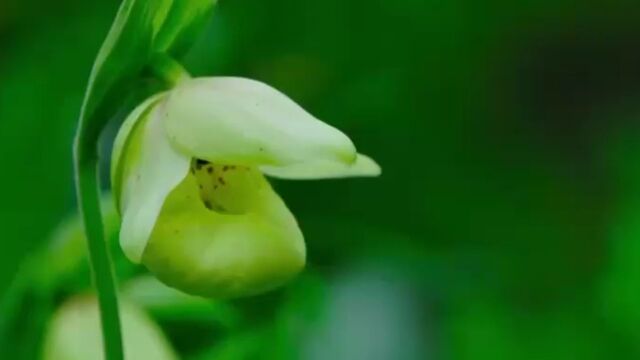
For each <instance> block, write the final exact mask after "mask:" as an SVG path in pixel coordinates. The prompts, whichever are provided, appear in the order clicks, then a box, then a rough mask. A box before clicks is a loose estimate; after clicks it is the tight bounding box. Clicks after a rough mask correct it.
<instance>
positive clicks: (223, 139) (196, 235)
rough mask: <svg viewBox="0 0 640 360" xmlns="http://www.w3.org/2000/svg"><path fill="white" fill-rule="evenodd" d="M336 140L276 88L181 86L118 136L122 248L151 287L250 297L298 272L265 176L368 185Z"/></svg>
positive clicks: (247, 83)
mask: <svg viewBox="0 0 640 360" xmlns="http://www.w3.org/2000/svg"><path fill="white" fill-rule="evenodd" d="M379 174H380V167H379V166H378V165H377V164H376V163H375V162H374V161H373V160H372V159H370V158H369V157H367V156H365V155H361V154H358V153H357V152H356V148H355V146H354V144H353V143H352V141H351V140H350V139H349V138H348V137H347V136H346V135H345V134H343V133H342V132H341V131H339V130H337V129H336V128H334V127H332V126H330V125H328V124H326V123H324V122H322V121H320V120H318V119H316V118H314V117H313V116H312V115H310V114H309V113H308V112H306V111H305V110H304V109H302V108H301V107H300V106H299V105H297V104H296V103H295V102H293V101H292V100H291V99H289V98H288V97H287V96H285V95H284V94H282V93H280V92H279V91H277V90H276V89H274V88H272V87H270V86H268V85H265V84H263V83H261V82H258V81H254V80H248V79H243V78H233V77H214V78H200V79H188V80H184V81H182V82H181V83H180V84H179V85H177V86H176V87H174V88H173V89H171V90H170V91H168V92H165V93H161V94H158V95H156V96H153V97H151V98H149V99H148V100H146V101H145V102H144V103H142V104H141V105H139V106H138V107H137V108H136V109H135V110H134V111H133V112H132V113H131V114H130V115H129V116H128V118H127V119H126V120H125V122H124V123H123V125H122V127H121V128H120V131H119V133H118V135H117V138H116V141H115V144H114V153H113V157H112V188H113V192H114V195H115V197H116V203H117V205H118V208H119V211H120V213H121V216H122V227H121V233H120V242H121V246H122V248H123V250H124V252H125V254H126V255H127V257H128V258H129V259H130V260H132V261H134V262H138V263H140V262H141V263H142V264H144V265H145V266H146V267H147V268H148V269H149V270H150V271H151V272H152V273H154V274H155V275H156V276H157V277H158V279H160V280H161V281H163V282H164V283H166V284H167V285H169V286H172V287H175V288H178V289H180V290H182V291H184V292H187V293H190V294H194V295H201V296H206V297H223V298H228V297H239V296H248V295H255V294H259V293H262V292H265V291H268V290H271V289H273V288H276V287H278V286H280V285H282V284H284V283H285V282H286V281H287V280H289V279H291V278H292V277H293V276H294V275H296V274H297V273H298V272H299V271H301V269H302V268H303V267H304V264H305V260H306V253H305V244H304V239H303V235H302V232H301V230H300V228H299V227H298V224H297V222H296V220H295V218H294V216H293V214H292V213H291V212H290V211H289V209H288V208H287V206H286V205H285V203H284V202H283V201H282V199H281V198H280V197H279V196H278V194H277V193H276V192H275V191H274V190H273V189H272V188H271V186H270V184H269V182H268V181H267V179H266V178H265V175H266V176H270V177H274V178H281V179H323V178H342V177H355V176H377V175H379Z"/></svg>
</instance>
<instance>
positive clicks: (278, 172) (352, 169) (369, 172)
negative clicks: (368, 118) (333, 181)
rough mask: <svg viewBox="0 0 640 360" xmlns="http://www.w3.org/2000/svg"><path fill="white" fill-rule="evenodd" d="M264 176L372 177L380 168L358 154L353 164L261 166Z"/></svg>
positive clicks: (294, 178) (308, 177) (305, 163)
mask: <svg viewBox="0 0 640 360" xmlns="http://www.w3.org/2000/svg"><path fill="white" fill-rule="evenodd" d="M260 170H262V172H264V173H265V174H267V175H269V176H272V177H275V178H280V179H291V180H312V179H330V178H346V177H372V176H379V175H380V174H381V172H382V171H381V169H380V166H379V165H378V164H377V163H376V162H375V161H374V160H373V159H371V158H370V157H368V156H366V155H362V154H358V156H357V158H356V161H355V162H354V163H353V164H345V163H342V162H336V161H316V162H301V163H296V164H291V165H288V166H281V167H278V166H262V167H260Z"/></svg>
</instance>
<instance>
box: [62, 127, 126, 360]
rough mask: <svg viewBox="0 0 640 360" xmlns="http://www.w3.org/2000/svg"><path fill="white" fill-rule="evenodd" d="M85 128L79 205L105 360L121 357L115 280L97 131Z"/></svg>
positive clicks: (78, 157)
mask: <svg viewBox="0 0 640 360" xmlns="http://www.w3.org/2000/svg"><path fill="white" fill-rule="evenodd" d="M85 129H86V127H84V126H83V124H82V123H81V124H80V127H79V129H78V133H77V136H76V140H75V144H74V163H75V177H76V192H77V197H78V207H79V209H80V213H81V216H82V220H83V223H84V229H85V233H86V237H87V245H88V250H89V260H90V262H91V269H92V274H93V282H94V284H95V287H96V291H97V297H98V303H99V308H100V316H101V318H100V320H101V324H102V340H103V344H104V353H105V359H106V360H123V359H124V353H123V349H122V332H121V325H120V315H119V309H118V297H117V292H116V281H115V275H114V271H113V265H112V262H111V255H110V254H109V248H108V246H107V242H106V241H105V236H104V225H103V223H102V212H101V209H100V189H99V182H98V160H99V157H98V151H97V140H98V134H99V131H92V132H88V131H85ZM87 134H93V136H87Z"/></svg>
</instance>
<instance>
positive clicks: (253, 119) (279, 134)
mask: <svg viewBox="0 0 640 360" xmlns="http://www.w3.org/2000/svg"><path fill="white" fill-rule="evenodd" d="M163 114H164V116H165V119H166V121H165V126H166V130H167V134H168V136H169V138H170V140H171V141H172V143H174V144H175V145H176V146H177V147H178V148H180V149H181V151H184V152H186V153H188V154H191V155H192V156H194V157H198V158H201V159H205V160H209V161H211V162H214V163H230V164H237V165H273V166H283V165H288V164H292V163H297V162H304V161H337V162H343V163H352V162H353V161H354V160H355V156H356V151H355V147H354V145H353V143H352V142H351V140H350V139H349V138H348V137H347V136H346V135H345V134H343V133H342V132H340V131H339V130H337V129H335V128H334V127H332V126H329V125H327V124H325V123H323V122H322V121H320V120H318V119H316V118H314V117H313V116H312V115H310V114H309V113H308V112H306V111H305V110H304V109H302V108H301V107H300V106H298V105H297V104H296V103H295V102H293V101H292V100H291V99H289V98H288V97H287V96H286V95H284V94H282V93H280V92H279V91H277V90H276V89H274V88H272V87H269V86H267V85H265V84H263V83H260V82H258V81H254V80H249V79H242V78H233V77H220V78H202V79H194V80H190V81H187V82H185V83H184V84H183V85H181V86H179V87H177V88H175V89H174V90H173V91H171V93H170V95H169V97H168V98H167V100H166V101H165V102H164V105H163Z"/></svg>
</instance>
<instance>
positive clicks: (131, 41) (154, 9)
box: [80, 0, 172, 146]
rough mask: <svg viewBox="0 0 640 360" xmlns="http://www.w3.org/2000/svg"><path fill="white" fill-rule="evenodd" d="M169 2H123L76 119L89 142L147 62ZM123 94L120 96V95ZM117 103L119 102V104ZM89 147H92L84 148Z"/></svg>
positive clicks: (99, 54) (101, 50)
mask: <svg viewBox="0 0 640 360" xmlns="http://www.w3.org/2000/svg"><path fill="white" fill-rule="evenodd" d="M171 3H172V0H154V1H145V0H124V2H123V3H122V5H121V6H120V9H119V10H118V14H117V15H116V19H115V20H114V23H113V25H112V26H111V30H109V34H108V35H107V38H106V39H105V41H104V43H103V44H102V47H101V48H100V51H99V52H98V56H97V58H96V61H95V63H94V66H93V69H92V71H91V77H90V79H89V86H88V88H87V92H86V94H85V99H84V103H83V106H82V114H81V117H80V121H81V127H82V128H81V131H83V132H89V133H90V134H89V136H85V138H86V139H87V140H88V141H90V142H93V140H94V139H95V138H96V137H97V134H99V132H100V130H101V129H102V127H103V125H104V123H105V122H106V121H107V120H108V119H109V116H110V115H111V114H113V113H114V108H116V107H117V106H118V105H119V103H120V102H121V100H122V96H123V94H126V90H127V89H130V88H131V86H132V85H133V84H134V81H135V80H136V78H137V76H138V75H139V73H140V72H141V70H142V69H143V68H144V66H145V65H146V64H147V62H148V61H149V58H150V56H151V53H152V48H153V47H152V45H153V39H154V37H155V34H156V33H157V32H158V31H159V30H160V28H161V26H162V24H163V22H164V19H165V18H166V15H167V12H168V10H169V8H170V6H171ZM123 91H124V92H123ZM119 100H120V101H119ZM87 145H89V146H93V144H87Z"/></svg>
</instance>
